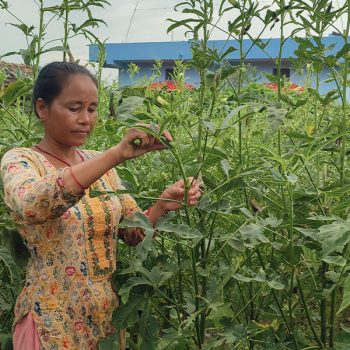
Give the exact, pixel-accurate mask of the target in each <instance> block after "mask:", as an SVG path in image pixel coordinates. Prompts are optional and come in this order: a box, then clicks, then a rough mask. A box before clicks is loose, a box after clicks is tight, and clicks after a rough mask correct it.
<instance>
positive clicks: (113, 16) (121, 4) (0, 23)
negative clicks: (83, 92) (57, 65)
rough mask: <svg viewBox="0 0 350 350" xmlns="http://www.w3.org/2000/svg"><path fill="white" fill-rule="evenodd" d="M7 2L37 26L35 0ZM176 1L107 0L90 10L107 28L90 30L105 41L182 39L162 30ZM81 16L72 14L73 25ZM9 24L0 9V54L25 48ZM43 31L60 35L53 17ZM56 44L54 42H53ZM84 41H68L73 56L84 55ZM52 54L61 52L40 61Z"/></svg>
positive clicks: (48, 1) (51, 2)
mask: <svg viewBox="0 0 350 350" xmlns="http://www.w3.org/2000/svg"><path fill="white" fill-rule="evenodd" d="M8 2H9V5H10V10H11V12H12V13H13V14H15V15H16V16H17V17H18V18H19V19H20V20H21V21H23V22H24V23H26V24H27V25H34V26H37V24H38V14H39V12H38V7H37V5H36V2H35V0H8ZM178 2H179V1H178V0H110V3H111V6H106V8H105V9H100V8H97V7H96V8H94V10H93V14H94V16H95V17H97V18H101V19H103V20H104V21H105V22H106V23H107V24H108V27H105V26H101V28H99V29H95V30H94V33H96V34H98V36H99V38H100V40H103V39H107V41H108V42H125V41H128V42H134V41H168V40H169V41H170V40H183V39H185V37H184V35H183V32H182V31H180V30H177V31H174V32H173V33H172V34H167V32H166V30H167V27H168V26H169V22H167V21H166V19H167V18H169V17H178V16H179V15H178V14H177V13H176V12H175V11H174V10H173V8H174V6H175V5H176V3H178ZM59 3H61V1H59V0H56V1H55V0H44V4H45V6H52V5H56V4H59ZM136 5H137V6H136ZM135 9H136V11H135ZM85 18H86V15H85V14H81V13H79V12H76V13H74V14H72V21H73V22H75V23H77V24H78V23H82V21H83V20H84V19H85ZM49 19H50V16H46V17H45V21H46V22H47V21H48V20H49ZM9 23H18V21H16V19H15V18H13V17H12V16H10V15H9V14H8V13H6V12H5V11H4V10H1V9H0V33H1V34H0V44H1V45H0V55H3V54H4V53H6V52H9V51H18V50H19V49H21V48H25V47H26V41H25V37H24V35H23V34H22V33H21V32H20V31H19V30H18V29H17V28H15V27H13V26H11V25H10V24H9ZM128 30H129V32H128ZM47 32H48V33H47V35H46V40H49V39H56V38H61V37H62V36H63V35H62V33H63V28H62V24H61V23H58V21H57V20H56V19H54V20H53V21H51V22H50V25H49V27H48V31H47ZM59 44H60V42H59V41H58V42H57V43H56V44H55V45H59ZM87 44H88V42H87V40H86V39H84V38H83V37H78V38H75V39H72V40H71V41H70V45H71V49H72V51H73V54H74V56H75V58H80V59H87V58H88V48H87V46H86V45H87ZM55 57H57V58H59V57H62V54H59V53H56V54H54V53H50V54H48V55H45V57H44V58H43V60H44V61H51V60H52V59H55ZM6 60H7V61H12V62H21V58H20V57H15V56H11V57H6Z"/></svg>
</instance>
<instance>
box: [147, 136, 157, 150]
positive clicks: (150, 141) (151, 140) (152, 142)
mask: <svg viewBox="0 0 350 350" xmlns="http://www.w3.org/2000/svg"><path fill="white" fill-rule="evenodd" d="M155 141H156V139H155V137H154V136H151V135H148V147H150V148H152V147H153V145H154V143H155Z"/></svg>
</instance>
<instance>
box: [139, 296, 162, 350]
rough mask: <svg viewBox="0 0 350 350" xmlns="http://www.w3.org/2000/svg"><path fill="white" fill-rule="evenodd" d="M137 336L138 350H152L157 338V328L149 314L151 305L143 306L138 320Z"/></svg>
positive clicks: (154, 319)
mask: <svg viewBox="0 0 350 350" xmlns="http://www.w3.org/2000/svg"><path fill="white" fill-rule="evenodd" d="M139 336H140V338H141V346H140V350H154V349H155V348H156V344H157V339H158V338H159V327H158V324H157V320H156V318H155V317H154V316H153V315H152V314H151V303H150V301H149V300H148V302H147V303H146V304H145V307H144V309H143V312H142V316H141V319H140V330H139Z"/></svg>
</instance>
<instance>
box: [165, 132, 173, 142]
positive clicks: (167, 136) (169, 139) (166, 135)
mask: <svg viewBox="0 0 350 350" xmlns="http://www.w3.org/2000/svg"><path fill="white" fill-rule="evenodd" d="M163 136H164V137H165V138H166V139H167V140H168V141H169V142H171V141H174V139H173V138H172V136H171V135H170V132H169V131H167V130H165V131H164V132H163Z"/></svg>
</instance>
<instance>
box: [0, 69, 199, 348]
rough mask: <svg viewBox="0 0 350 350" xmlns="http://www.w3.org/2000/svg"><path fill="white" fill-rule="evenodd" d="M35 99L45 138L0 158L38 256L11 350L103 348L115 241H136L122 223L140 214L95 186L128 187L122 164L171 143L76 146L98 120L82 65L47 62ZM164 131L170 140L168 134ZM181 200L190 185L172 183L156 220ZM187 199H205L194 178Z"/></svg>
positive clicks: (138, 233)
mask: <svg viewBox="0 0 350 350" xmlns="http://www.w3.org/2000/svg"><path fill="white" fill-rule="evenodd" d="M33 103H34V109H35V112H36V114H37V116H38V117H39V119H40V120H41V121H42V123H43V125H44V129H45V133H44V137H43V139H42V141H41V142H40V143H39V144H38V145H36V146H34V147H32V148H14V149H12V150H10V151H8V152H7V153H6V154H5V155H4V157H3V158H2V161H1V174H2V178H3V182H4V192H5V202H6V204H7V205H8V207H9V208H10V212H11V216H12V218H13V220H14V221H15V222H16V224H17V225H18V229H19V231H20V233H21V235H22V237H23V239H24V241H25V242H26V244H27V246H28V248H29V250H30V253H31V258H30V261H29V264H28V269H27V275H26V282H25V286H24V288H23V290H22V292H21V294H20V295H19V297H18V299H17V302H16V307H15V322H14V329H15V331H14V349H15V350H23V349H28V350H34V349H39V347H40V349H41V350H49V349H50V350H54V349H55V350H56V349H57V350H58V349H65V348H67V349H96V348H97V342H98V341H99V339H101V338H104V337H105V336H107V335H108V334H109V333H110V332H111V324H110V323H111V317H112V312H113V310H114V309H115V308H116V307H117V305H118V301H117V297H116V295H115V293H114V291H113V290H112V286H111V281H110V277H111V275H112V273H113V272H114V270H115V262H116V256H115V243H116V237H119V238H122V239H123V240H124V241H125V242H126V243H128V244H130V245H133V246H135V245H137V244H138V243H139V242H140V241H141V240H142V239H143V231H142V230H141V229H119V230H118V229H117V227H118V223H119V222H120V220H121V219H122V218H132V217H133V215H134V214H135V212H137V211H140V209H139V208H138V206H137V205H136V203H135V201H134V200H133V199H132V198H131V197H130V196H129V195H122V196H119V197H118V196H100V197H95V198H90V196H89V189H91V188H94V189H98V190H101V191H115V190H117V189H121V188H122V187H121V184H120V180H119V177H118V175H117V173H116V171H115V169H114V167H115V166H116V165H118V164H120V163H122V162H123V161H125V160H127V159H131V158H135V157H138V156H141V155H143V154H145V153H147V152H151V151H155V150H162V149H164V148H165V146H164V145H163V144H162V143H161V142H159V141H158V140H156V139H155V138H154V137H151V136H150V135H149V134H147V133H145V132H143V131H140V130H138V129H131V130H129V131H128V133H127V134H126V135H125V137H124V138H123V139H122V141H121V142H120V143H119V144H117V145H116V146H114V147H111V148H110V149H108V150H106V151H104V152H101V153H98V152H94V151H87V150H78V149H77V147H80V146H82V145H83V144H84V143H85V141H86V140H87V138H88V136H89V134H90V133H91V132H92V130H93V128H94V126H95V123H96V120H97V106H98V93H97V82H96V80H95V78H94V76H93V75H91V73H90V72H89V71H88V70H87V69H85V68H83V67H81V66H79V65H76V64H70V63H63V62H54V63H51V64H49V65H47V66H45V67H44V68H43V69H42V70H41V72H40V74H39V77H38V79H37V82H36V85H35V87H34V93H33ZM163 136H164V137H165V138H166V139H167V140H168V141H171V136H170V135H169V133H167V132H165V133H164V135H163ZM136 139H139V140H140V141H141V144H140V145H139V146H137V145H135V142H134V140H136ZM183 197H184V184H183V181H179V182H177V183H175V184H173V185H171V186H170V187H168V188H167V189H165V191H164V192H163V193H162V194H161V196H160V200H157V201H156V202H155V203H154V205H153V206H152V207H151V208H149V209H148V210H147V211H146V215H148V218H149V220H150V222H151V223H153V224H155V223H156V222H157V220H158V219H159V217H161V216H162V215H164V214H165V213H167V212H168V211H170V210H177V209H180V208H181V205H180V204H179V202H181V201H182V200H183ZM188 198H189V199H188V200H189V204H190V205H195V204H196V203H197V201H198V199H199V198H200V190H199V187H198V185H197V184H196V182H195V181H193V183H192V185H191V188H190V191H189V196H188ZM161 199H171V200H174V201H164V200H161Z"/></svg>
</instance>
